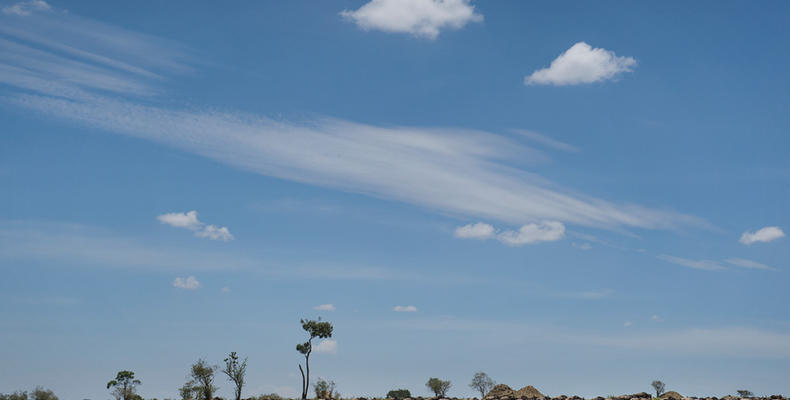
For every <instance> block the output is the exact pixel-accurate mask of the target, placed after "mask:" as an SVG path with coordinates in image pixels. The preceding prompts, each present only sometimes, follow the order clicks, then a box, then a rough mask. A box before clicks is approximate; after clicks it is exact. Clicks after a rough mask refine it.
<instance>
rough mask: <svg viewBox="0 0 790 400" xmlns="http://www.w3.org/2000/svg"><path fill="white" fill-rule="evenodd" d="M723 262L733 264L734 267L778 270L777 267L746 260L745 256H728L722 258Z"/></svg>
mask: <svg viewBox="0 0 790 400" xmlns="http://www.w3.org/2000/svg"><path fill="white" fill-rule="evenodd" d="M724 262H726V263H728V264H731V265H734V266H736V267H741V268H747V269H764V270H767V271H779V269H778V268H775V267H771V266H769V265H765V264H762V263H759V262H757V261H752V260H747V259H745V258H728V259H726V260H724Z"/></svg>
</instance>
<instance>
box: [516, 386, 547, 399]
mask: <svg viewBox="0 0 790 400" xmlns="http://www.w3.org/2000/svg"><path fill="white" fill-rule="evenodd" d="M513 397H515V398H517V399H521V398H523V399H542V398H544V397H546V396H544V395H543V393H541V392H540V391H539V390H538V389H535V387H534V386H532V385H528V386H524V387H523V388H521V389H519V390H516V392H515V393H513Z"/></svg>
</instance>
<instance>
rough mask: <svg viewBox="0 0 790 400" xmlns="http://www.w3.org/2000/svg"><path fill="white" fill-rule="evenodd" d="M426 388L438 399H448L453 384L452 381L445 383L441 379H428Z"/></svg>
mask: <svg viewBox="0 0 790 400" xmlns="http://www.w3.org/2000/svg"><path fill="white" fill-rule="evenodd" d="M425 386H426V387H427V388H428V389H429V390H430V391H432V392H433V394H435V395H436V397H446V396H447V391H448V390H450V387H451V386H452V384H451V383H450V381H443V380H441V379H439V378H431V379H428V382H425Z"/></svg>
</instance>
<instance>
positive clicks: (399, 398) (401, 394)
mask: <svg viewBox="0 0 790 400" xmlns="http://www.w3.org/2000/svg"><path fill="white" fill-rule="evenodd" d="M408 397H411V393H410V392H409V389H395V390H390V391H389V392H387V398H388V399H396V400H403V399H405V398H408Z"/></svg>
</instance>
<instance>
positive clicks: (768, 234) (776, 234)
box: [741, 226, 785, 245]
mask: <svg viewBox="0 0 790 400" xmlns="http://www.w3.org/2000/svg"><path fill="white" fill-rule="evenodd" d="M784 236H785V233H784V232H783V231H782V229H781V228H779V227H778V226H766V227H765V228H762V229H759V230H757V231H756V232H744V233H743V235H741V243H743V244H745V245H750V244H752V243H755V242H772V241H774V240H776V239H779V238H783V237H784Z"/></svg>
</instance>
